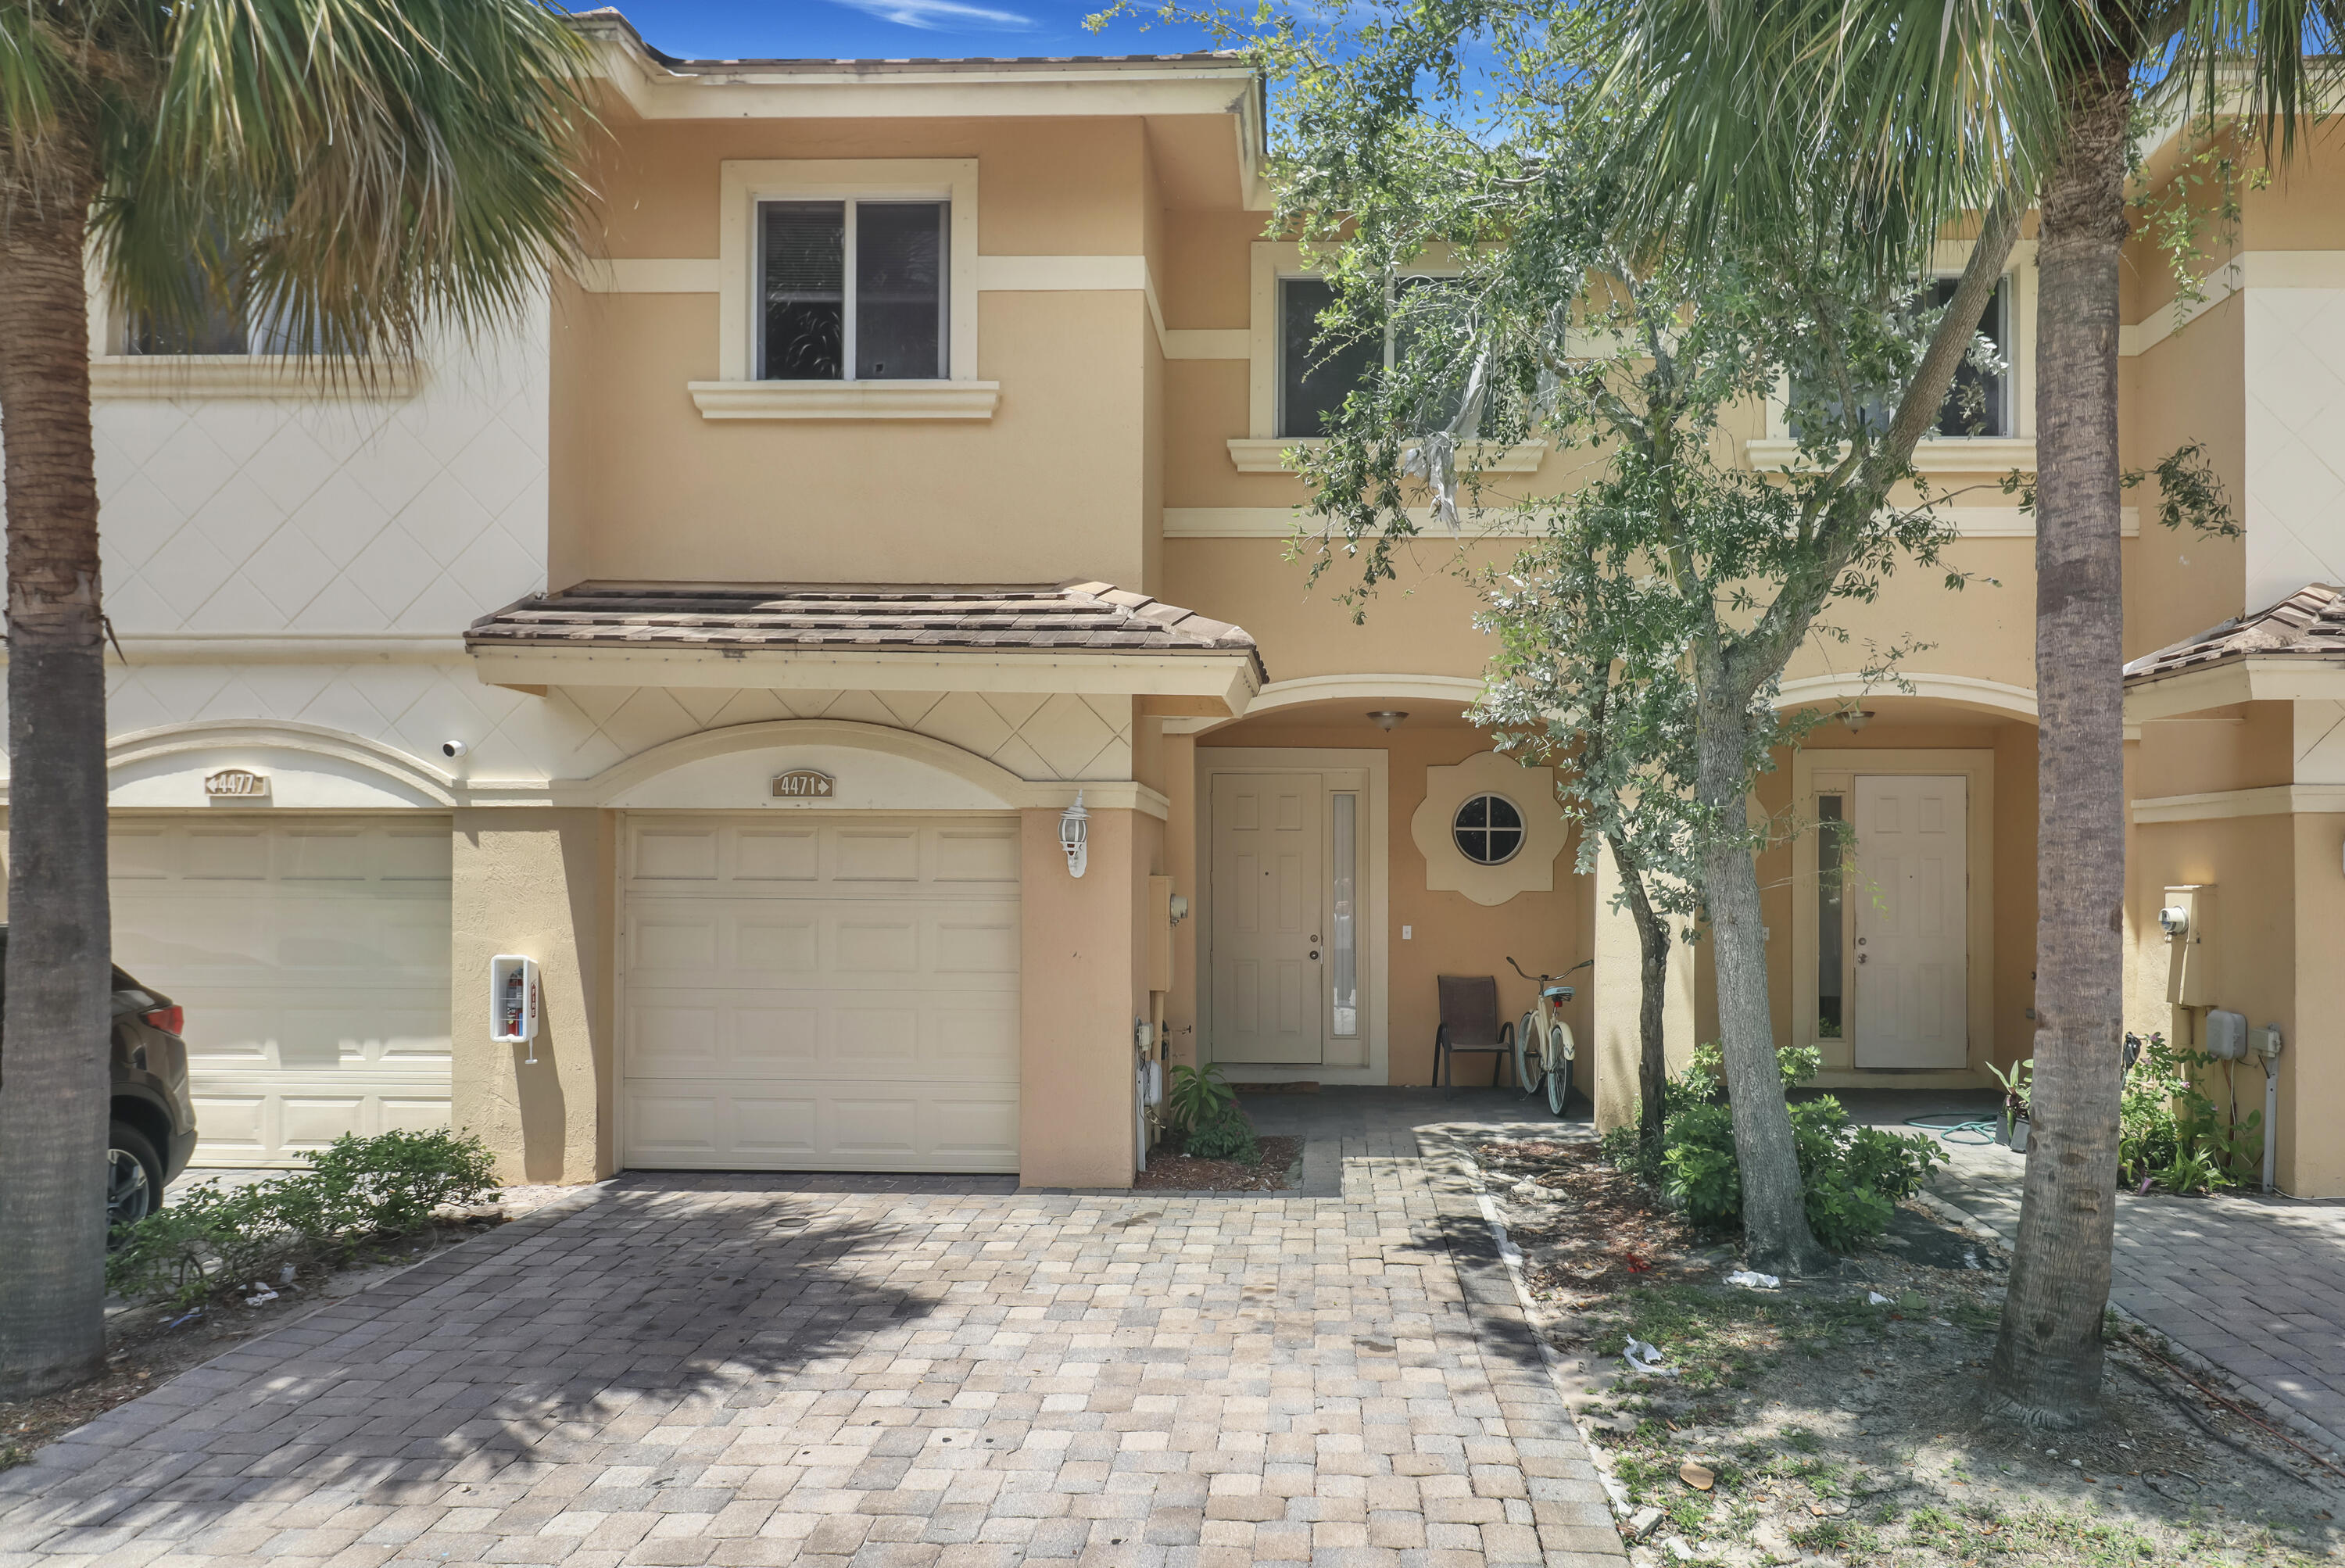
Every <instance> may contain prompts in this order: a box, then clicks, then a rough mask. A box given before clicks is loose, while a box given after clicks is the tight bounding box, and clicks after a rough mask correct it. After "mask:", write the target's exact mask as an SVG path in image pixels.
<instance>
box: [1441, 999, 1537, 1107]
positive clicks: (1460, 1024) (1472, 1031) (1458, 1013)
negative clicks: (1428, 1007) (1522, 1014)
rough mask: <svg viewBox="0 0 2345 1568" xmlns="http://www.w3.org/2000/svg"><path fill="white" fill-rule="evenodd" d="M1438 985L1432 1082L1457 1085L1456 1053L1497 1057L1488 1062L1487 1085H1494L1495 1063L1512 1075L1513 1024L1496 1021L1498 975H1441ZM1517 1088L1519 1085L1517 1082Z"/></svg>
mask: <svg viewBox="0 0 2345 1568" xmlns="http://www.w3.org/2000/svg"><path fill="white" fill-rule="evenodd" d="M1439 983H1440V986H1441V1026H1440V1027H1439V1028H1438V1029H1436V1030H1435V1031H1434V1034H1433V1081H1434V1083H1435V1084H1442V1083H1444V1082H1445V1081H1446V1082H1447V1084H1448V1086H1449V1087H1450V1088H1453V1089H1454V1088H1456V1087H1457V1064H1456V1063H1455V1062H1454V1061H1453V1060H1452V1059H1453V1058H1454V1057H1456V1056H1457V1055H1459V1054H1466V1055H1473V1054H1477V1053H1483V1052H1487V1053H1488V1054H1491V1055H1494V1056H1496V1057H1497V1059H1498V1061H1497V1062H1493V1063H1491V1064H1490V1087H1492V1088H1494V1089H1495V1088H1497V1086H1498V1062H1504V1063H1506V1064H1507V1075H1508V1077H1509V1078H1511V1077H1513V1076H1514V1071H1515V1067H1514V1057H1515V1026H1514V1024H1513V1023H1511V1022H1509V1023H1500V1022H1498V977H1497V975H1495V974H1445V975H1442V976H1440V977H1439ZM1517 1086H1518V1087H1519V1086H1520V1085H1517Z"/></svg>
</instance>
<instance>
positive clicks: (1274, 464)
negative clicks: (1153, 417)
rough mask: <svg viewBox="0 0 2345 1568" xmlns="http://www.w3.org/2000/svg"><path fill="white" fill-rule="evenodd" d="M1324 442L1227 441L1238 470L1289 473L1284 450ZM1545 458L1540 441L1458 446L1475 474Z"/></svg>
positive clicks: (1462, 462)
mask: <svg viewBox="0 0 2345 1568" xmlns="http://www.w3.org/2000/svg"><path fill="white" fill-rule="evenodd" d="M1326 444H1327V438H1326V437H1325V436H1324V435H1290V436H1283V437H1268V438H1265V437H1261V436H1233V437H1232V438H1231V440H1230V443H1229V447H1230V462H1231V463H1233V464H1235V465H1236V468H1237V471H1238V472H1239V473H1287V472H1289V468H1288V464H1287V463H1286V462H1285V458H1284V454H1285V453H1288V452H1291V451H1294V450H1296V449H1298V448H1300V449H1302V450H1304V451H1309V450H1311V449H1312V448H1315V447H1321V446H1325V445H1326ZM1546 459H1547V443H1545V442H1543V441H1525V442H1518V443H1515V444H1514V445H1512V446H1500V445H1498V444H1497V443H1496V442H1487V441H1472V442H1467V443H1463V444H1461V445H1460V446H1459V447H1458V449H1457V467H1458V469H1459V471H1460V472H1468V471H1470V472H1472V473H1537V472H1538V465H1539V464H1540V463H1543V462H1544V461H1546Z"/></svg>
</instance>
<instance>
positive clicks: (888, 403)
mask: <svg viewBox="0 0 2345 1568" xmlns="http://www.w3.org/2000/svg"><path fill="white" fill-rule="evenodd" d="M717 167H718V170H719V174H718V179H717V189H718V200H719V202H720V206H719V208H718V212H717V226H716V249H717V262H716V268H717V277H718V280H719V282H720V285H721V287H720V289H719V291H718V293H717V296H716V299H717V306H716V327H717V347H716V377H717V379H716V381H714V382H689V383H687V390H688V391H689V392H691V394H692V400H693V402H694V404H695V406H696V407H697V408H699V410H700V412H701V415H702V417H703V418H706V419H940V418H941V419H990V418H991V417H992V414H993V407H994V403H995V402H996V401H997V400H998V398H999V395H1000V387H999V385H997V384H995V383H991V382H980V381H978V380H977V379H976V378H977V289H978V274H979V261H978V255H977V218H978V213H977V201H978V188H977V160H976V159H975V158H761V159H735V158H728V159H726V160H725V161H724V162H723V163H721V164H719V165H718V166H717ZM856 197H863V198H900V199H923V198H925V199H934V200H939V201H949V202H950V203H951V204H952V239H951V247H950V252H949V260H948V262H947V264H946V265H947V282H946V290H947V304H946V321H947V327H946V337H947V342H946V363H947V364H948V365H949V367H950V372H951V373H950V375H949V377H948V378H947V379H946V380H944V381H939V382H855V381H837V382H763V381H756V380H754V379H753V377H752V372H753V370H754V368H755V367H754V366H753V365H752V364H751V363H750V356H751V352H752V351H753V348H754V346H755V343H756V322H755V310H754V306H755V302H756V294H757V278H756V270H757V235H756V217H757V203H759V202H760V201H787V200H800V199H803V200H815V201H828V200H844V199H849V198H856ZM666 265H667V266H670V267H673V266H674V265H675V264H674V263H666ZM689 276H690V274H689V273H686V274H685V279H686V280H688V279H689Z"/></svg>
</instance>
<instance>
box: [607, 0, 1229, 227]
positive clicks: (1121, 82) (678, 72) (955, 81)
mask: <svg viewBox="0 0 2345 1568" xmlns="http://www.w3.org/2000/svg"><path fill="white" fill-rule="evenodd" d="M572 25H574V26H575V27H576V28H577V29H578V30H579V31H580V32H581V33H583V34H584V35H585V36H587V37H588V38H589V39H591V40H593V41H594V45H595V46H596V47H595V55H596V58H597V61H598V64H599V67H600V73H601V75H602V76H603V77H604V80H605V81H606V82H607V83H608V84H609V86H610V88H611V91H612V92H613V94H614V96H615V97H616V98H617V99H618V102H619V105H622V106H624V109H625V110H626V111H628V112H631V113H633V114H634V115H635V116H637V117H641V118H643V119H646V120H693V119H723V120H741V119H745V118H746V119H793V120H806V119H924V118H926V119H933V118H939V117H953V118H996V117H1000V118H1061V117H1086V118H1100V117H1121V116H1132V117H1142V118H1146V119H1152V120H1153V119H1171V118H1182V117H1220V118H1223V119H1225V120H1227V121H1228V122H1229V124H1230V126H1231V128H1232V132H1233V137H1232V141H1231V143H1230V145H1229V157H1230V158H1232V160H1233V165H1234V167H1232V165H1227V164H1225V165H1223V168H1227V169H1229V171H1230V173H1231V174H1232V175H1233V176H1234V178H1235V185H1234V187H1233V188H1224V189H1225V190H1228V191H1229V192H1230V195H1231V196H1233V197H1234V200H1235V204H1236V205H1238V206H1240V207H1242V208H1244V209H1261V208H1264V207H1266V206H1267V204H1268V200H1269V196H1268V185H1267V182H1266V181H1265V179H1264V173H1263V169H1264V164H1265V162H1266V161H1267V158H1268V152H1269V145H1270V144H1269V126H1268V99H1267V97H1266V94H1265V88H1264V81H1263V77H1262V73H1261V72H1260V71H1258V70H1256V69H1255V68H1254V66H1253V65H1251V64H1250V63H1249V62H1247V61H1246V60H1245V59H1244V58H1243V57H1240V56H1235V55H1229V54H1217V53H1203V54H1173V55H1129V56H1098V57H1081V56H1077V57H1071V58H1033V59H959V60H935V59H929V60H923V59H902V60H685V59H678V58H675V57H674V56H667V55H664V54H661V53H660V52H659V51H658V50H656V49H654V48H652V47H650V46H648V45H646V44H645V42H644V39H643V36H642V35H641V34H639V33H637V32H636V31H635V29H634V25H633V24H631V23H630V22H628V21H627V19H626V18H625V17H624V15H621V14H619V13H618V12H617V11H615V10H607V9H605V10H597V11H589V12H584V13H581V14H578V15H574V17H573V18H572ZM1217 156H1218V155H1217ZM1225 199H1227V198H1225Z"/></svg>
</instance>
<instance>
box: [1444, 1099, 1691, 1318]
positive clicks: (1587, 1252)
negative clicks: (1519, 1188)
mask: <svg viewBox="0 0 2345 1568" xmlns="http://www.w3.org/2000/svg"><path fill="white" fill-rule="evenodd" d="M1480 1153H1481V1157H1482V1160H1483V1161H1484V1163H1485V1164H1486V1165H1487V1166H1488V1167H1489V1168H1490V1170H1491V1172H1492V1175H1493V1176H1494V1177H1496V1178H1497V1179H1495V1180H1494V1181H1493V1182H1492V1184H1491V1186H1492V1189H1493V1191H1494V1192H1495V1193H1496V1194H1497V1196H1505V1195H1506V1193H1507V1191H1508V1188H1509V1187H1511V1186H1516V1185H1518V1184H1519V1183H1525V1182H1528V1183H1532V1184H1535V1185H1537V1186H1541V1187H1545V1188H1548V1189H1550V1192H1551V1193H1554V1194H1557V1195H1558V1196H1559V1195H1561V1194H1568V1196H1569V1202H1568V1204H1561V1205H1558V1206H1557V1207H1554V1208H1552V1209H1542V1210H1541V1213H1542V1217H1541V1218H1540V1219H1538V1220H1536V1221H1531V1220H1517V1221H1515V1222H1514V1223H1513V1224H1512V1225H1511V1226H1510V1227H1509V1228H1510V1229H1511V1230H1512V1231H1513V1233H1514V1234H1515V1236H1516V1237H1518V1238H1520V1239H1521V1240H1523V1241H1529V1242H1537V1243H1538V1247H1537V1249H1536V1251H1535V1252H1532V1254H1531V1256H1532V1257H1535V1258H1536V1259H1537V1261H1536V1263H1534V1265H1533V1266H1532V1268H1531V1269H1530V1274H1529V1278H1530V1283H1531V1286H1532V1287H1533V1288H1535V1289H1537V1290H1539V1291H1541V1292H1550V1291H1551V1292H1553V1293H1554V1294H1555V1295H1556V1296H1557V1297H1558V1298H1559V1299H1560V1300H1562V1301H1567V1302H1568V1301H1572V1300H1575V1299H1578V1298H1591V1297H1597V1296H1604V1295H1609V1293H1611V1292H1612V1291H1614V1290H1617V1289H1619V1288H1620V1287H1621V1286H1623V1285H1626V1284H1628V1283H1629V1281H1630V1280H1632V1279H1633V1280H1638V1281H1641V1282H1645V1283H1650V1284H1661V1283H1664V1282H1667V1281H1670V1280H1675V1279H1692V1278H1709V1277H1711V1276H1712V1275H1714V1274H1715V1273H1716V1272H1717V1258H1716V1257H1714V1256H1711V1254H1713V1253H1714V1252H1715V1251H1716V1248H1715V1247H1714V1245H1711V1244H1714V1242H1715V1240H1716V1238H1715V1237H1703V1236H1701V1235H1700V1233H1699V1232H1697V1231H1695V1230H1694V1228H1693V1227H1691V1226H1689V1225H1688V1224H1686V1222H1685V1221H1684V1220H1682V1219H1680V1217H1678V1216H1677V1215H1676V1214H1675V1213H1673V1212H1672V1211H1671V1210H1670V1208H1669V1207H1667V1206H1666V1205H1664V1204H1662V1203H1661V1202H1660V1200H1659V1199H1657V1198H1656V1197H1655V1196H1653V1195H1652V1194H1651V1193H1650V1192H1647V1191H1646V1190H1645V1189H1644V1188H1643V1187H1641V1186H1638V1185H1637V1183H1636V1180H1635V1178H1633V1177H1631V1176H1629V1175H1628V1173H1626V1172H1625V1171H1622V1170H1619V1169H1618V1168H1617V1167H1615V1166H1611V1165H1609V1164H1608V1163H1607V1162H1606V1160H1605V1158H1604V1156H1603V1153H1602V1151H1601V1150H1600V1149H1599V1148H1598V1146H1597V1145H1594V1144H1591V1143H1585V1142H1577V1141H1575V1142H1570V1143H1563V1142H1554V1141H1548V1140H1544V1139H1535V1140H1529V1141H1526V1142H1520V1143H1511V1142H1494V1143H1486V1144H1484V1145H1482V1147H1481V1151H1480ZM1527 1250H1528V1249H1527Z"/></svg>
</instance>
